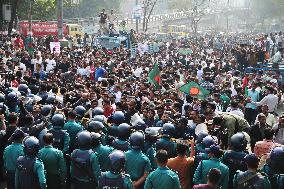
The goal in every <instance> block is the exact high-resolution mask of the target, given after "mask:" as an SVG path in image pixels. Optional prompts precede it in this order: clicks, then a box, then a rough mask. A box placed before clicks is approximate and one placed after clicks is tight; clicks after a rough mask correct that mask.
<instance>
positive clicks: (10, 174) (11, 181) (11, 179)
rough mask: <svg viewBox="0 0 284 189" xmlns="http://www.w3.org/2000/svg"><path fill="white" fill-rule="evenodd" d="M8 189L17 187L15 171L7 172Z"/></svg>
mask: <svg viewBox="0 0 284 189" xmlns="http://www.w3.org/2000/svg"><path fill="white" fill-rule="evenodd" d="M7 189H15V172H7Z"/></svg>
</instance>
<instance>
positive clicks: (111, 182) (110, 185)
mask: <svg viewBox="0 0 284 189" xmlns="http://www.w3.org/2000/svg"><path fill="white" fill-rule="evenodd" d="M124 178H125V176H124V175H122V174H120V175H119V177H117V178H108V177H107V176H106V173H102V176H101V177H100V179H99V189H124Z"/></svg>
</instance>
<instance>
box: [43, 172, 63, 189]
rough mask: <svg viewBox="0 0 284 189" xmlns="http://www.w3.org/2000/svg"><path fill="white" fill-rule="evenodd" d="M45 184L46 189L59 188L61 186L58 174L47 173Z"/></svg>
mask: <svg viewBox="0 0 284 189" xmlns="http://www.w3.org/2000/svg"><path fill="white" fill-rule="evenodd" d="M46 184H47V189H61V188H62V186H61V184H60V176H59V175H56V174H48V173H47V175H46Z"/></svg>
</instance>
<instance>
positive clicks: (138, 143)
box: [129, 131, 145, 149]
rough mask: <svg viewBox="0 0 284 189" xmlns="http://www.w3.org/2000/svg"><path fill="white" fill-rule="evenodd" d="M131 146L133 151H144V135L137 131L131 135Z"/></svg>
mask: <svg viewBox="0 0 284 189" xmlns="http://www.w3.org/2000/svg"><path fill="white" fill-rule="evenodd" d="M129 140H130V146H131V148H133V149H142V148H143V146H144V140H145V138H144V134H143V133H142V132H139V131H136V132H134V133H132V134H131V135H130V139H129Z"/></svg>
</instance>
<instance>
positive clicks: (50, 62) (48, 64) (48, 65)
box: [45, 55, 56, 72]
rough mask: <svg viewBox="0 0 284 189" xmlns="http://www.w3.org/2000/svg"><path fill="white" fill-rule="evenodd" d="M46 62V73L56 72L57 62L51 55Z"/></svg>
mask: <svg viewBox="0 0 284 189" xmlns="http://www.w3.org/2000/svg"><path fill="white" fill-rule="evenodd" d="M45 62H46V69H45V71H46V72H50V71H52V70H54V68H55V66H56V62H55V60H54V59H52V57H51V55H49V57H48V59H46V60H45Z"/></svg>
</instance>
